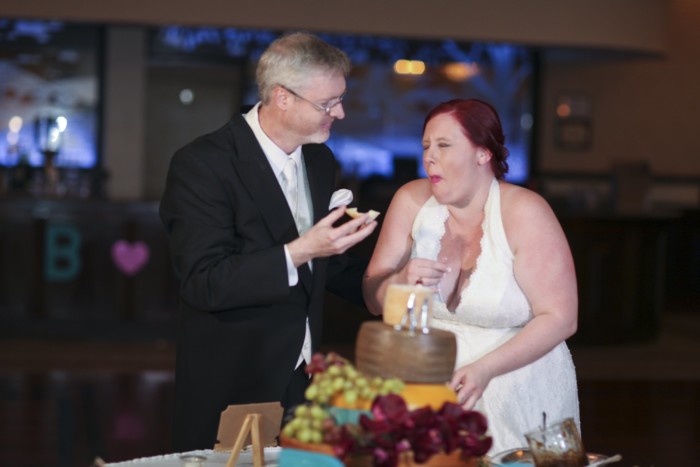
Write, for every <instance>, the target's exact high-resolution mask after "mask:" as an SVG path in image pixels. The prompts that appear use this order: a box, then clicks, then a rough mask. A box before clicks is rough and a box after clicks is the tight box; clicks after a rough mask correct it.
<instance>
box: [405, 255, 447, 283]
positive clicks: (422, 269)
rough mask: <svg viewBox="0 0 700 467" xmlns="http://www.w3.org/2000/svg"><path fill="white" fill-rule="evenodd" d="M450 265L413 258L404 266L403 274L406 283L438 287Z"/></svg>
mask: <svg viewBox="0 0 700 467" xmlns="http://www.w3.org/2000/svg"><path fill="white" fill-rule="evenodd" d="M448 271H449V267H448V266H447V265H446V264H445V263H441V262H439V261H433V260H431V259H425V258H413V259H411V260H409V261H408V263H406V266H404V267H403V270H402V272H401V274H402V275H403V277H404V281H403V282H404V283H406V284H422V285H424V286H426V287H437V286H438V284H439V283H440V281H441V280H442V278H443V277H444V276H445V274H446V273H447V272H448Z"/></svg>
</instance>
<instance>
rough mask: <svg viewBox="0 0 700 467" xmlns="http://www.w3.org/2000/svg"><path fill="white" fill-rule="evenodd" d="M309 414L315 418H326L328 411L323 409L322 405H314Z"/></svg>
mask: <svg viewBox="0 0 700 467" xmlns="http://www.w3.org/2000/svg"><path fill="white" fill-rule="evenodd" d="M309 415H311V417H312V418H314V419H317V420H323V419H324V418H326V411H325V410H323V408H321V406H320V405H312V406H311V409H310V410H309Z"/></svg>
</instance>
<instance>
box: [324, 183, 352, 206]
mask: <svg viewBox="0 0 700 467" xmlns="http://www.w3.org/2000/svg"><path fill="white" fill-rule="evenodd" d="M351 202H352V191H350V190H348V189H346V188H341V189H340V190H338V191H336V192H335V193H333V195H332V196H331V204H330V205H329V206H328V210H329V211H330V210H332V209H335V208H337V207H338V206H342V205H346V206H347V205H348V204H350V203H351Z"/></svg>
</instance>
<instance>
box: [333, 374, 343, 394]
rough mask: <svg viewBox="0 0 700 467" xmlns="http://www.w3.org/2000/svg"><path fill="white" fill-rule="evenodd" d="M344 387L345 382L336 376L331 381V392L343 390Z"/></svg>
mask: <svg viewBox="0 0 700 467" xmlns="http://www.w3.org/2000/svg"><path fill="white" fill-rule="evenodd" d="M344 385H345V381H344V380H343V378H341V377H340V376H337V377H336V378H335V379H334V380H333V390H334V391H340V390H341V389H343V386H344Z"/></svg>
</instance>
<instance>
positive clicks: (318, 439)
mask: <svg viewBox="0 0 700 467" xmlns="http://www.w3.org/2000/svg"><path fill="white" fill-rule="evenodd" d="M311 442H312V443H322V442H323V434H321V432H320V431H319V430H313V431H311Z"/></svg>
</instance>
